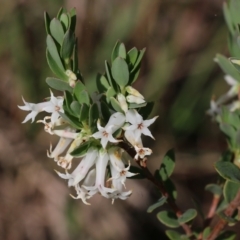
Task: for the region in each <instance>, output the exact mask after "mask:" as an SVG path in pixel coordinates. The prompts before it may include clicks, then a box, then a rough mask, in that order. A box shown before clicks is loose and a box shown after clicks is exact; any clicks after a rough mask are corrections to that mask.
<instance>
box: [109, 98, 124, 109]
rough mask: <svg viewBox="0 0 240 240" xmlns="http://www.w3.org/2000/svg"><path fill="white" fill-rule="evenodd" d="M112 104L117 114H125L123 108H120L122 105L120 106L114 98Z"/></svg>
mask: <svg viewBox="0 0 240 240" xmlns="http://www.w3.org/2000/svg"><path fill="white" fill-rule="evenodd" d="M110 102H111V104H112V107H113V109H114V110H115V111H116V112H122V113H124V112H123V110H122V108H121V106H120V104H119V102H118V101H117V100H116V99H115V98H114V97H110Z"/></svg>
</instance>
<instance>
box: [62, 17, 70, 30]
mask: <svg viewBox="0 0 240 240" xmlns="http://www.w3.org/2000/svg"><path fill="white" fill-rule="evenodd" d="M60 21H61V23H62V24H63V26H64V30H65V31H66V30H67V29H68V26H69V19H68V15H67V14H66V13H63V14H61V16H60Z"/></svg>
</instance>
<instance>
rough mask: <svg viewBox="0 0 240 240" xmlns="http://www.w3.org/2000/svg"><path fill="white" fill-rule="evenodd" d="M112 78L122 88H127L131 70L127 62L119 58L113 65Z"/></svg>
mask: <svg viewBox="0 0 240 240" xmlns="http://www.w3.org/2000/svg"><path fill="white" fill-rule="evenodd" d="M112 76H113V78H114V80H115V81H116V82H117V83H118V85H120V86H126V85H127V84H128V81H129V70H128V65H127V63H126V61H125V60H124V59H123V58H121V57H117V58H116V59H115V60H114V61H113V64H112Z"/></svg>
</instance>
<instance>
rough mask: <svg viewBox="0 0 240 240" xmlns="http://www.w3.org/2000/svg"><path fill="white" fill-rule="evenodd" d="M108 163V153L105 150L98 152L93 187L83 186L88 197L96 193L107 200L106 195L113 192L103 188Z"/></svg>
mask: <svg viewBox="0 0 240 240" xmlns="http://www.w3.org/2000/svg"><path fill="white" fill-rule="evenodd" d="M108 161H109V156H108V153H107V152H106V150H105V149H101V150H100V151H99V156H98V159H97V161H96V182H95V185H94V186H93V187H87V186H83V187H84V188H85V189H87V190H88V191H89V194H90V195H94V194H95V193H97V192H100V193H101V195H102V196H104V197H106V198H108V194H109V193H111V192H113V191H114V190H113V189H111V188H107V187H105V176H106V170H107V164H108Z"/></svg>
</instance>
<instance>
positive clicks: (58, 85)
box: [46, 77, 73, 93]
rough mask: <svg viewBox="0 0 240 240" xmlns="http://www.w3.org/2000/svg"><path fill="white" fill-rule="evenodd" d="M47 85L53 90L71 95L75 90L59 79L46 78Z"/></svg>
mask: <svg viewBox="0 0 240 240" xmlns="http://www.w3.org/2000/svg"><path fill="white" fill-rule="evenodd" d="M46 83H47V84H48V85H49V86H50V87H51V88H53V89H56V90H59V91H69V92H70V93H71V92H72V91H73V89H72V88H71V87H70V86H69V84H68V83H67V82H65V81H62V80H60V79H57V78H51V77H48V78H46Z"/></svg>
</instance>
